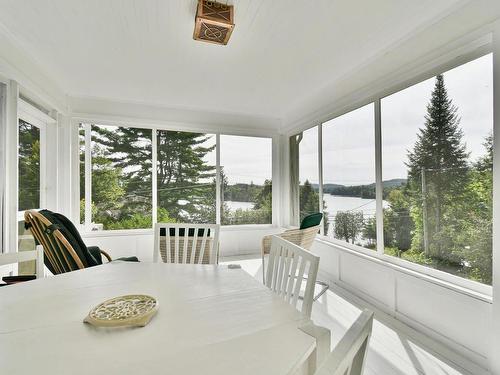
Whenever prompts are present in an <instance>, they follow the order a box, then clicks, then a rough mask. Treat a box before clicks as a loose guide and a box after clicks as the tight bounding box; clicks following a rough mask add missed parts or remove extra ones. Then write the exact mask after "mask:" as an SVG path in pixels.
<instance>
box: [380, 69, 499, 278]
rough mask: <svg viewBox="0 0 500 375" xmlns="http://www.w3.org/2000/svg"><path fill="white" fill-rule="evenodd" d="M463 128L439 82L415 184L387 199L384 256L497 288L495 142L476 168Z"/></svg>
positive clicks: (412, 169)
mask: <svg viewBox="0 0 500 375" xmlns="http://www.w3.org/2000/svg"><path fill="white" fill-rule="evenodd" d="M459 125H460V120H459V118H458V115H457V108H456V107H455V106H454V105H453V104H452V101H451V99H449V98H448V94H447V91H446V88H445V85H444V80H443V77H442V76H438V77H437V78H436V84H435V87H434V91H433V93H432V97H431V101H430V103H429V105H428V107H427V115H426V117H425V124H424V127H423V128H422V129H420V132H419V134H418V139H417V142H416V143H415V145H414V147H413V149H412V150H411V151H410V152H409V153H408V163H407V166H408V184H407V185H406V186H403V187H400V188H397V189H394V190H392V191H391V192H390V193H389V195H388V196H387V201H388V203H389V208H388V209H386V210H385V212H384V239H385V246H386V248H385V253H386V254H389V255H394V256H398V257H400V258H402V259H406V260H408V261H411V262H414V263H418V264H423V265H427V266H430V267H433V268H436V269H440V270H443V271H446V272H450V273H453V274H455V275H459V276H462V277H467V278H470V279H473V280H477V281H479V282H482V283H486V284H491V277H492V209H493V200H492V191H493V182H492V168H493V137H492V135H488V136H487V137H486V140H485V144H484V145H485V148H486V152H485V155H484V156H483V157H481V158H480V159H479V160H478V161H477V162H476V163H473V164H470V163H469V161H468V159H469V153H468V152H467V150H466V147H465V143H464V142H463V139H462V138H463V133H462V130H461V129H460V127H459ZM424 217H426V218H427V220H426V223H424ZM424 224H427V225H424ZM424 235H426V236H427V238H428V247H427V248H425V246H424V243H425V241H424Z"/></svg>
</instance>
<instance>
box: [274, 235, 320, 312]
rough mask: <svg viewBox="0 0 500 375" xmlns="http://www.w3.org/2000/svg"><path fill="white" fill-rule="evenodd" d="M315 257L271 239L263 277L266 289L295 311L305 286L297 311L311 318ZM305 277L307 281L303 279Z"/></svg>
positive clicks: (315, 267)
mask: <svg viewBox="0 0 500 375" xmlns="http://www.w3.org/2000/svg"><path fill="white" fill-rule="evenodd" d="M318 267H319V257H318V256H316V255H314V254H313V253H311V252H309V251H306V250H304V249H303V248H301V247H300V246H298V245H295V244H293V243H291V242H289V241H287V240H285V239H283V238H281V237H278V236H273V238H272V242H271V252H270V254H269V262H268V266H267V274H266V286H267V287H268V288H270V289H271V290H272V291H273V292H275V293H276V294H278V295H279V296H281V297H282V298H283V299H284V300H285V301H286V302H288V303H290V304H291V305H292V306H294V307H296V308H297V305H298V301H299V293H300V291H301V287H302V285H303V284H305V291H304V297H303V298H301V299H302V307H301V308H300V311H301V312H302V314H303V315H304V316H306V317H307V318H310V317H311V310H312V304H313V297H314V285H315V283H316V277H317V276H318ZM306 275H307V278H304V276H306Z"/></svg>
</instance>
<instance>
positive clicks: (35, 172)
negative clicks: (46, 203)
mask: <svg viewBox="0 0 500 375" xmlns="http://www.w3.org/2000/svg"><path fill="white" fill-rule="evenodd" d="M18 163H19V164H18V165H19V195H18V196H19V211H24V210H30V209H33V208H40V129H39V128H37V127H36V126H33V125H31V124H30V123H28V122H26V121H23V120H21V119H19V160H18Z"/></svg>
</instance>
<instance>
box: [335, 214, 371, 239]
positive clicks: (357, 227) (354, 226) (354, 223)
mask: <svg viewBox="0 0 500 375" xmlns="http://www.w3.org/2000/svg"><path fill="white" fill-rule="evenodd" d="M363 226H364V221H363V213H362V212H359V211H338V212H337V214H336V215H335V219H334V228H333V232H334V236H335V238H339V239H342V240H345V241H346V242H349V241H351V242H352V243H354V241H355V240H356V237H358V234H359V233H361V231H362V230H363Z"/></svg>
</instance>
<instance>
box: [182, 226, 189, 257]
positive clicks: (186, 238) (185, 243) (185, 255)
mask: <svg viewBox="0 0 500 375" xmlns="http://www.w3.org/2000/svg"><path fill="white" fill-rule="evenodd" d="M188 234H189V231H187V230H184V240H183V241H184V242H183V247H182V263H184V264H186V263H187V249H188V241H189V236H188Z"/></svg>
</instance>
